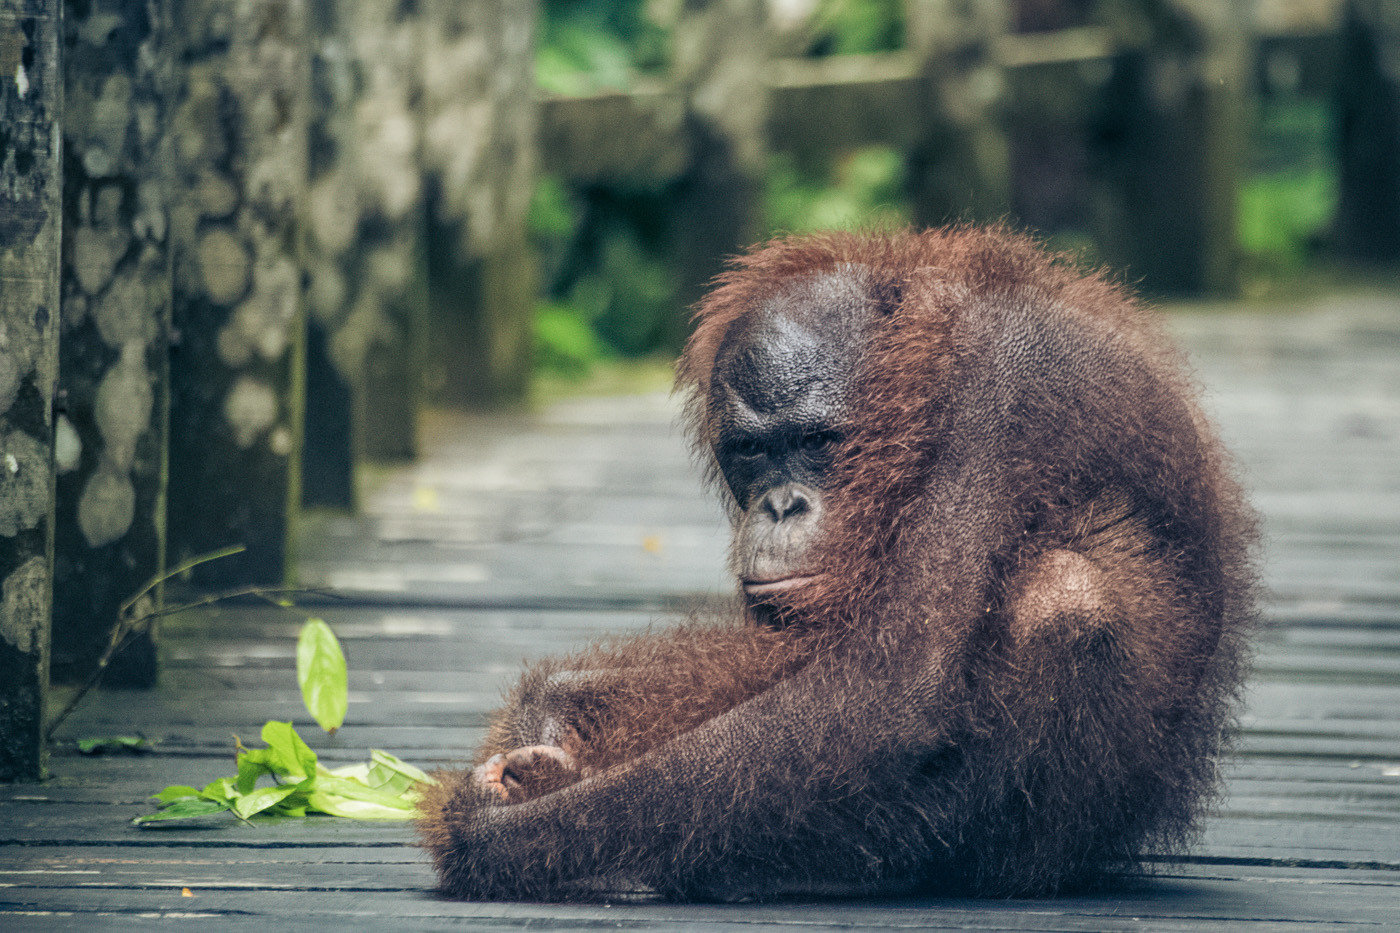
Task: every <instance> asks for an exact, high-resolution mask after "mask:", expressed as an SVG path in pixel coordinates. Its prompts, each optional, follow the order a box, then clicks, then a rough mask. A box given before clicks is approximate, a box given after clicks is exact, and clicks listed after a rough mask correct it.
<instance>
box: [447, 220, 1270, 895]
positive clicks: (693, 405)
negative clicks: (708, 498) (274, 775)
mask: <svg viewBox="0 0 1400 933" xmlns="http://www.w3.org/2000/svg"><path fill="white" fill-rule="evenodd" d="M677 383H678V386H679V387H680V389H681V390H682V391H683V392H684V393H685V394H686V396H687V401H688V410H687V415H688V419H689V427H690V429H691V433H692V436H693V440H694V445H695V449H696V451H697V454H698V455H699V456H700V458H701V459H702V460H703V461H704V462H705V463H706V464H707V465H708V466H710V467H711V474H712V475H711V478H712V479H713V480H714V481H715V486H716V488H717V491H718V492H719V493H720V494H721V495H722V496H724V497H725V499H726V504H727V506H728V507H729V509H730V514H731V516H732V518H733V526H734V536H733V542H732V548H731V560H732V567H733V570H734V575H735V583H736V586H737V588H738V590H739V591H740V593H741V594H742V601H743V602H742V607H741V608H740V609H739V610H737V611H734V612H732V613H719V614H717V616H718V617H717V618H710V619H692V620H691V621H689V622H687V623H685V624H682V625H680V626H677V627H675V628H673V629H670V630H657V631H652V632H648V633H646V634H643V635H639V636H634V637H630V638H622V639H617V640H614V641H610V642H605V643H603V644H600V645H596V646H594V647H591V648H587V649H585V650H583V651H581V652H579V653H578V654H575V655H573V656H571V657H566V658H560V659H554V660H547V661H543V662H538V663H535V664H532V665H531V666H530V667H529V668H528V669H527V670H526V672H525V674H524V675H523V676H522V677H521V679H520V681H519V683H518V684H517V685H516V686H515V688H514V689H513V690H512V691H511V693H510V695H509V696H508V697H507V699H506V701H505V703H504V705H503V706H502V707H501V708H500V709H499V710H498V711H496V713H495V714H494V715H493V716H492V718H491V723H490V731H489V734H488V735H487V737H486V740H485V742H484V743H483V745H482V747H481V748H480V749H479V750H478V752H477V756H476V767H474V768H472V769H467V770H459V771H447V772H442V773H439V774H438V775H437V779H438V783H437V784H436V785H435V786H433V787H431V788H429V789H428V790H427V791H426V793H425V796H424V800H423V803H422V807H421V813H420V818H419V830H420V833H421V836H422V839H423V844H424V845H425V846H426V847H427V849H428V850H429V852H430V853H431V855H432V858H433V862H434V865H435V866H436V868H437V871H438V874H439V877H440V879H441V885H442V890H443V891H444V892H445V893H446V894H448V895H449V896H452V897H459V898H472V899H493V898H494V899H532V900H537V899H546V900H560V899H603V898H607V897H609V896H610V893H611V892H617V891H628V892H635V891H636V890H638V889H639V888H641V889H644V890H648V891H650V892H652V893H654V894H655V895H657V896H660V897H664V898H671V899H676V900H686V899H691V900H694V899H738V898H764V897H773V896H782V895H812V894H822V895H833V894H836V895H848V896H855V895H865V894H890V893H907V892H915V891H920V892H940V893H952V894H958V895H963V896H967V895H974V896H997V897H1013V896H1018V897H1019V896H1034V895H1048V894H1054V893H1057V892H1063V891H1067V890H1071V889H1075V888H1083V887H1086V886H1090V885H1094V884H1098V883H1102V882H1103V880H1104V879H1105V878H1109V877H1113V876H1114V873H1117V872H1122V871H1124V870H1129V869H1131V868H1132V867H1133V866H1135V865H1136V864H1137V863H1139V862H1140V861H1141V860H1143V858H1144V857H1145V856H1146V855H1149V854H1150V855H1151V856H1153V857H1158V856H1161V855H1163V854H1166V853H1169V852H1172V851H1175V850H1179V848H1180V846H1181V845H1182V844H1183V842H1184V841H1185V840H1187V839H1188V838H1189V837H1190V835H1191V832H1192V830H1193V827H1194V826H1195V823H1196V820H1197V818H1198V817H1199V816H1200V814H1201V812H1202V809H1203V807H1204V803H1205V802H1206V801H1208V800H1209V799H1210V794H1211V790H1212V788H1213V787H1214V782H1215V781H1216V779H1217V774H1218V771H1219V769H1218V768H1217V766H1216V762H1217V760H1218V758H1219V755H1220V752H1221V748H1222V745H1223V744H1224V740H1225V738H1226V736H1227V734H1228V731H1229V729H1230V727H1231V725H1232V723H1233V716H1234V708H1235V707H1234V701H1235V699H1236V698H1237V696H1238V693H1239V689H1240V683H1241V677H1242V670H1243V665H1242V660H1241V659H1242V657H1243V653H1244V635H1245V633H1246V632H1247V630H1248V628H1249V624H1250V622H1251V619H1252V613H1253V596H1254V575H1253V567H1252V561H1251V553H1252V547H1253V544H1254V529H1253V518H1252V513H1251V511H1250V509H1249V508H1248V506H1247V504H1246V503H1245V501H1244V498H1243V495H1242V493H1241V491H1240V489H1239V487H1238V485H1237V484H1236V482H1235V481H1234V479H1233V477H1232V475H1231V471H1230V461H1229V458H1228V456H1227V455H1226V454H1225V453H1224V451H1223V450H1222V449H1221V447H1220V444H1219V442H1218V440H1217V439H1216V438H1215V435H1214V432H1213V430H1212V429H1211V427H1210V425H1209V423H1208V422H1207V420H1206V419H1205V417H1204V416H1203V415H1202V413H1201V411H1200V409H1199V408H1198V407H1197V405H1196V403H1195V401H1194V399H1193V393H1192V388H1191V381H1190V379H1189V377H1188V376H1187V375H1186V374H1185V373H1184V372H1183V371H1182V367H1181V364H1180V361H1179V360H1178V359H1177V357H1176V356H1175V355H1174V353H1173V352H1172V351H1171V349H1170V347H1169V345H1168V342H1167V340H1166V338H1165V336H1164V335H1163V334H1162V333H1161V332H1160V331H1159V330H1158V329H1157V327H1156V326H1155V324H1154V323H1153V322H1152V320H1151V319H1150V317H1149V316H1148V315H1147V314H1145V313H1144V312H1143V311H1142V309H1140V308H1139V307H1138V306H1137V305H1136V304H1135V303H1134V302H1133V300H1132V298H1131V297H1130V296H1128V295H1127V294H1126V293H1125V292H1124V291H1123V290H1122V289H1121V288H1119V287H1117V286H1116V285H1114V284H1113V283H1111V282H1110V281H1108V280H1106V279H1105V278H1104V277H1102V276H1098V275H1082V274H1080V273H1079V272H1077V271H1076V270H1075V269H1073V268H1072V267H1071V266H1069V265H1067V264H1066V263H1065V262H1063V261H1061V260H1059V259H1057V258H1056V257H1053V256H1050V255H1047V254H1046V253H1045V252H1043V251H1042V250H1040V249H1039V248H1038V247H1036V246H1035V244H1033V243H1032V242H1031V241H1030V240H1028V239H1026V238H1024V237H1020V236H1017V235H1015V234H1012V233H1009V232H1007V231H1005V230H999V229H992V230H976V229H966V228H952V229H947V230H929V231H924V232H921V233H913V232H907V233H902V234H894V235H890V236H874V237H861V236H855V235H848V234H822V235H815V236H811V237H793V238H788V239H782V240H777V241H775V242H773V243H770V244H768V245H767V246H764V247H762V248H759V249H757V250H755V251H754V252H752V253H750V254H748V255H746V256H742V257H739V258H738V259H736V260H735V262H734V265H733V267H732V268H731V270H730V272H729V273H727V274H726V275H725V276H723V277H722V279H721V281H720V283H719V285H718V286H717V287H716V288H715V289H714V290H713V291H712V292H711V294H710V295H709V296H708V297H707V298H706V299H705V300H704V301H703V302H702V303H701V305H700V307H699V310H698V314H697V326H696V330H695V333H694V335H693V336H692V338H691V340H690V342H689V344H688V345H687V347H686V350H685V353H684V355H683V356H682V357H681V361H680V364H679V367H678V376H677Z"/></svg>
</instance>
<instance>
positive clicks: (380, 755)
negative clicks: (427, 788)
mask: <svg viewBox="0 0 1400 933" xmlns="http://www.w3.org/2000/svg"><path fill="white" fill-rule="evenodd" d="M369 760H370V761H371V762H372V763H373V765H375V766H378V767H380V768H385V769H387V770H389V771H393V772H395V773H397V774H401V775H403V776H404V777H406V778H408V779H409V780H410V781H412V782H413V783H415V784H436V783H437V781H435V780H433V779H432V778H430V777H428V775H427V774H426V773H425V772H424V771H423V770H422V769H421V768H415V767H414V766H413V765H411V764H409V763H408V762H406V761H404V760H402V759H400V758H399V757H397V756H395V755H391V754H389V753H388V752H385V751H380V750H379V749H377V748H371V749H370V750H369Z"/></svg>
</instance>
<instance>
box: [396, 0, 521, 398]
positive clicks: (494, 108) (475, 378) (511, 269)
mask: <svg viewBox="0 0 1400 933" xmlns="http://www.w3.org/2000/svg"><path fill="white" fill-rule="evenodd" d="M421 9H422V11H423V17H424V22H423V33H422V35H423V48H422V50H421V61H422V66H423V98H422V114H423V165H424V171H425V175H426V182H427V185H428V190H427V211H428V238H427V242H428V281H429V289H430V301H429V307H430V311H429V333H430V340H429V356H428V360H427V363H428V379H429V390H430V391H431V392H432V393H433V394H434V395H435V396H436V397H437V398H438V399H440V400H441V401H443V402H446V403H448V404H454V405H468V406H476V405H496V404H502V403H507V402H510V401H513V400H516V399H519V398H520V397H521V396H522V395H523V394H524V392H525V389H526V386H527V385H528V382H529V377H530V368H531V356H532V352H533V339H532V331H533V308H534V302H535V298H536V294H535V275H534V264H533V260H532V257H531V253H530V250H529V248H528V244H527V242H526V230H525V221H526V216H527V214H528V211H529V205H530V197H531V194H532V192H533V185H534V171H535V124H536V118H535V102H534V90H535V82H534V31H535V16H536V4H535V0H511V2H506V3H500V2H491V0H425V2H424V3H423V4H422V7H421Z"/></svg>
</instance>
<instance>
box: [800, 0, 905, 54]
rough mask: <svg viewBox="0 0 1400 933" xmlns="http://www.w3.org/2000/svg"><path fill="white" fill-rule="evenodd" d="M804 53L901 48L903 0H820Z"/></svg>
mask: <svg viewBox="0 0 1400 933" xmlns="http://www.w3.org/2000/svg"><path fill="white" fill-rule="evenodd" d="M808 29H809V31H810V38H809V40H808V44H807V54H808V55H809V56H813V57H818V56H823V55H859V54H865V53H870V52H893V51H895V50H897V49H902V48H904V2H903V0H822V2H820V3H819V4H818V5H817V14H816V16H815V17H814V18H813V21H812V22H811V23H810V24H809V26H808Z"/></svg>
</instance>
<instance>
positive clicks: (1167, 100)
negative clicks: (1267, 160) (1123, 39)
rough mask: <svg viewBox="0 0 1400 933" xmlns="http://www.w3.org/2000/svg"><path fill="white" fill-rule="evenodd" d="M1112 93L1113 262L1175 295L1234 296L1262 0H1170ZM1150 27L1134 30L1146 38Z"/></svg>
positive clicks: (1102, 232)
mask: <svg viewBox="0 0 1400 933" xmlns="http://www.w3.org/2000/svg"><path fill="white" fill-rule="evenodd" d="M1156 9H1157V11H1158V15H1157V16H1155V17H1154V18H1153V19H1152V20H1151V21H1149V23H1148V26H1149V28H1150V30H1151V35H1150V37H1148V41H1146V43H1145V44H1144V45H1143V47H1142V49H1141V50H1140V51H1138V52H1136V53H1134V54H1133V55H1131V56H1129V57H1128V58H1127V60H1126V61H1125V62H1124V63H1123V65H1122V66H1121V67H1120V68H1119V72H1118V74H1117V75H1116V76H1115V78H1114V80H1113V82H1112V84H1111V85H1110V88H1111V90H1110V93H1111V95H1113V96H1115V97H1116V103H1115V104H1114V112H1115V113H1116V114H1117V121H1116V123H1109V124H1106V125H1105V126H1104V128H1103V132H1102V136H1103V137H1104V139H1105V142H1104V147H1105V150H1106V151H1105V155H1106V156H1107V158H1106V161H1107V162H1108V163H1109V164H1110V165H1111V166H1112V168H1111V169H1110V170H1109V171H1108V173H1107V174H1108V175H1109V179H1108V183H1109V186H1110V190H1111V192H1112V194H1111V196H1110V197H1107V198H1105V199H1104V200H1103V202H1102V204H1101V206H1100V216H1099V217H1098V218H1097V220H1096V227H1097V229H1096V230H1095V240H1096V242H1097V244H1098V247H1099V250H1100V252H1101V253H1102V254H1103V256H1104V258H1105V259H1107V260H1108V261H1109V262H1110V263H1111V264H1112V265H1114V266H1116V267H1118V268H1121V269H1123V270H1125V271H1126V273H1127V275H1128V276H1129V277H1130V278H1132V279H1135V280H1139V281H1141V282H1142V285H1143V287H1144V288H1145V289H1147V290H1148V291H1150V292H1156V293H1164V294H1201V293H1213V294H1230V293H1232V292H1233V291H1235V289H1236V287H1237V285H1238V282H1237V273H1238V262H1237V260H1238V248H1237V244H1236V227H1235V216H1236V211H1237V205H1238V191H1239V184H1240V178H1241V175H1242V171H1243V164H1244V156H1245V147H1246V142H1247V133H1248V127H1249V125H1250V120H1249V102H1250V100H1251V99H1252V95H1253V81H1252V67H1253V54H1252V48H1251V40H1250V33H1249V29H1250V24H1251V23H1252V22H1253V18H1252V16H1251V13H1250V10H1251V0H1169V2H1164V3H1161V4H1159V5H1157V6H1156ZM1141 25H1142V24H1141V23H1134V24H1133V26H1134V27H1135V28H1140V26H1141Z"/></svg>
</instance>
